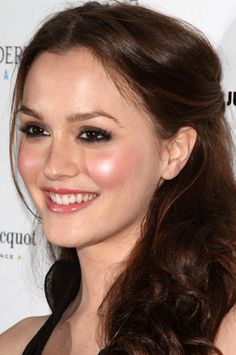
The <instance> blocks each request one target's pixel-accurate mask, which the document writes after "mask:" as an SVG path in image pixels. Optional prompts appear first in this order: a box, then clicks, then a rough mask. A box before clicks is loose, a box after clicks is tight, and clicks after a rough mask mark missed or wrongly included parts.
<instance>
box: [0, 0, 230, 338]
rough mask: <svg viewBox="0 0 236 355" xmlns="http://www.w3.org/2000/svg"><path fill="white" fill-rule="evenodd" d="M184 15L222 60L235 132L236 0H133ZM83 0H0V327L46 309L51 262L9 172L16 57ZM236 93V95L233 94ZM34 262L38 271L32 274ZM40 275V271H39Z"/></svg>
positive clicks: (2, 329) (1, 329)
mask: <svg viewBox="0 0 236 355" xmlns="http://www.w3.org/2000/svg"><path fill="white" fill-rule="evenodd" d="M130 2H131V3H137V2H139V4H143V5H148V6H150V7H153V8H155V9H157V10H159V11H162V12H164V13H167V14H169V15H173V16H176V17H181V18H182V19H184V20H187V21H188V22H190V23H191V24H193V25H195V26H196V27H198V28H200V29H201V30H202V31H203V32H204V33H205V34H206V35H207V36H208V38H209V39H210V41H211V42H212V44H213V45H214V46H215V47H216V48H217V50H218V51H219V53H220V56H221V58H222V61H223V67H224V79H223V86H224V89H225V93H226V101H228V97H229V95H230V94H231V96H232V100H231V101H232V102H231V104H230V105H228V106H227V117H228V119H229V121H230V124H231V127H232V131H233V134H234V135H236V65H235V64H234V63H236V47H235V35H236V2H235V0H220V1H215V0H198V1H195V0H165V1H163V0H139V1H134V0H130ZM79 3H81V1H78V0H77V1H75V0H73V1H70V2H68V1H65V0H64V1H62V0H20V1H17V0H8V1H7V2H6V1H3V0H0V201H1V204H0V287H1V289H0V290H1V291H0V332H2V331H4V330H5V329H7V328H8V327H9V326H11V325H12V324H14V323H15V322H16V321H18V320H20V319H22V318H24V317H26V316H30V315H37V314H45V313H48V307H47V305H46V302H45V300H44V297H43V277H44V274H45V270H46V268H47V266H43V265H44V263H43V262H42V256H41V254H40V258H39V257H38V258H37V255H36V254H35V251H36V249H38V248H36V244H39V243H38V240H37V238H36V237H33V235H32V217H31V216H30V214H29V212H28V211H27V210H26V209H25V208H24V206H23V205H22V203H21V201H20V199H19V197H18V196H17V193H16V192H15V188H14V185H13V182H12V180H11V178H10V169H9V159H8V135H9V129H8V126H9V107H10V96H11V90H12V87H13V82H14V78H13V76H12V73H13V69H14V66H15V62H16V61H17V57H18V55H19V54H20V52H21V48H22V47H23V46H24V45H25V44H26V43H27V41H28V40H29V38H30V37H31V35H32V34H33V33H34V32H35V30H36V29H37V28H38V26H39V24H40V21H42V19H44V18H45V16H46V15H48V14H50V13H52V12H55V11H58V10H60V9H62V8H64V7H65V6H68V5H69V4H71V5H74V4H79ZM233 99H234V100H233ZM32 264H34V268H33V269H34V270H35V271H34V273H33V274H32V271H31V270H32ZM40 275H41V277H39V276H40Z"/></svg>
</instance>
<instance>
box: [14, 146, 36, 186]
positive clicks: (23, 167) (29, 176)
mask: <svg viewBox="0 0 236 355" xmlns="http://www.w3.org/2000/svg"><path fill="white" fill-rule="evenodd" d="M41 165H42V162H41V158H40V154H38V153H37V152H36V151H34V149H31V147H29V145H28V144H26V143H24V142H22V143H21V145H20V149H19V155H18V167H19V172H20V175H21V177H22V179H23V180H24V181H25V182H26V184H27V183H28V182H31V180H33V179H34V177H35V176H36V175H37V174H38V172H39V170H40V166H41Z"/></svg>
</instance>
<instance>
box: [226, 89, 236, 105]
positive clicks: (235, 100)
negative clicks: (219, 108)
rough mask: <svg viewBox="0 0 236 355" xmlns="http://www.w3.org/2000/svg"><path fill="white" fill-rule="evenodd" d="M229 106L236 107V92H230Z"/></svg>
mask: <svg viewBox="0 0 236 355" xmlns="http://www.w3.org/2000/svg"><path fill="white" fill-rule="evenodd" d="M226 104H227V106H230V105H234V106H236V91H229V92H228V98H227V102H226Z"/></svg>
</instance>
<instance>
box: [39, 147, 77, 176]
mask: <svg viewBox="0 0 236 355" xmlns="http://www.w3.org/2000/svg"><path fill="white" fill-rule="evenodd" d="M79 165H80V163H79V154H78V152H77V153H76V152H73V150H72V149H70V148H69V147H68V144H66V143H64V144H62V142H55V143H52V144H51V146H50V148H49V151H48V155H47V157H46V161H45V165H44V169H43V173H44V176H45V177H46V178H47V179H49V180H52V181H54V180H61V179H67V178H71V177H74V176H76V175H77V174H78V173H79V172H80V167H79Z"/></svg>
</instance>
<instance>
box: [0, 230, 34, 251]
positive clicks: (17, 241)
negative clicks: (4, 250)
mask: <svg viewBox="0 0 236 355" xmlns="http://www.w3.org/2000/svg"><path fill="white" fill-rule="evenodd" d="M0 243H1V244H9V246H10V248H12V249H14V247H15V246H16V245H33V246H35V245H36V242H35V235H30V234H29V233H25V234H23V233H16V232H0Z"/></svg>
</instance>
